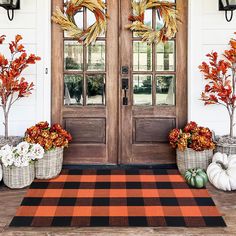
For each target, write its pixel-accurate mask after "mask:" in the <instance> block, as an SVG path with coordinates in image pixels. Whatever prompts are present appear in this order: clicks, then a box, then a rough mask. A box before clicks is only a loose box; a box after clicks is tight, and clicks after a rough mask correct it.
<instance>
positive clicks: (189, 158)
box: [177, 148, 213, 175]
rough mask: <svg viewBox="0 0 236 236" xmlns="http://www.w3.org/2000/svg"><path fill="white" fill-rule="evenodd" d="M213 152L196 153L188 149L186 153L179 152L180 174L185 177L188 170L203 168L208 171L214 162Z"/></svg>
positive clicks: (178, 164)
mask: <svg viewBox="0 0 236 236" xmlns="http://www.w3.org/2000/svg"><path fill="white" fill-rule="evenodd" d="M212 157H213V150H205V151H202V152H197V151H194V150H193V149H191V148H187V149H186V150H185V151H184V152H182V151H179V150H177V166H178V169H179V172H180V173H181V174H182V175H184V174H185V172H186V170H188V169H193V168H201V169H203V170H206V169H207V167H208V166H209V165H210V163H211V162H212Z"/></svg>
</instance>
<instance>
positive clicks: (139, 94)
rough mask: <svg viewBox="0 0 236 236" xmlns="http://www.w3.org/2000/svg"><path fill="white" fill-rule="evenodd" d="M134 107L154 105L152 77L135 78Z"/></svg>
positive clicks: (138, 76)
mask: <svg viewBox="0 0 236 236" xmlns="http://www.w3.org/2000/svg"><path fill="white" fill-rule="evenodd" d="M133 93H134V95H133V103H134V105H152V76H151V75H134V76H133Z"/></svg>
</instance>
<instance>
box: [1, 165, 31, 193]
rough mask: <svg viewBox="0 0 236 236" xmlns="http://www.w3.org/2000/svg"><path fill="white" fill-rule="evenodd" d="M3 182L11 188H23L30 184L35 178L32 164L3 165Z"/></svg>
mask: <svg viewBox="0 0 236 236" xmlns="http://www.w3.org/2000/svg"><path fill="white" fill-rule="evenodd" d="M2 168H3V182H4V184H5V185H6V186H7V187H9V188H11V189H20V188H25V187H27V186H29V185H31V184H32V182H33V180H34V178H35V171H34V164H30V165H29V166H26V167H15V166H11V167H5V166H4V165H3V167H2Z"/></svg>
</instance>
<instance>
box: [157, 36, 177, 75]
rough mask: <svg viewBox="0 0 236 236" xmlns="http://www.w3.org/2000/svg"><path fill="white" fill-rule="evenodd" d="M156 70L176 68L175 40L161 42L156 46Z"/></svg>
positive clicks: (172, 69)
mask: <svg viewBox="0 0 236 236" xmlns="http://www.w3.org/2000/svg"><path fill="white" fill-rule="evenodd" d="M156 70H157V71H174V70H175V42H174V41H169V42H166V43H165V44H163V43H159V44H158V45H157V47H156Z"/></svg>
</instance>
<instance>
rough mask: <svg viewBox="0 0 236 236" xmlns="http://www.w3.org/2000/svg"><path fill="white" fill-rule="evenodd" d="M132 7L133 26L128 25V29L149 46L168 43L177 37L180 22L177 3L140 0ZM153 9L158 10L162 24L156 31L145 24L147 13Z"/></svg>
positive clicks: (134, 2)
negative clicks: (145, 14)
mask: <svg viewBox="0 0 236 236" xmlns="http://www.w3.org/2000/svg"><path fill="white" fill-rule="evenodd" d="M132 7H133V14H132V15H130V16H129V20H130V21H132V24H130V25H128V26H127V28H128V29H130V30H131V31H134V32H135V33H136V34H137V36H139V37H141V38H142V40H143V41H144V42H147V43H148V44H152V43H153V42H154V43H159V42H166V41H167V40H169V39H171V38H173V37H175V34H176V33H177V31H178V28H177V22H178V21H180V19H179V16H178V10H177V9H176V4H175V3H170V2H167V1H158V0H140V1H138V2H137V1H133V2H132ZM153 8H154V9H156V10H157V17H158V18H159V21H160V22H162V25H161V27H160V28H159V29H156V30H154V29H153V28H152V27H151V26H148V25H146V24H145V23H144V13H145V11H146V10H147V9H153Z"/></svg>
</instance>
